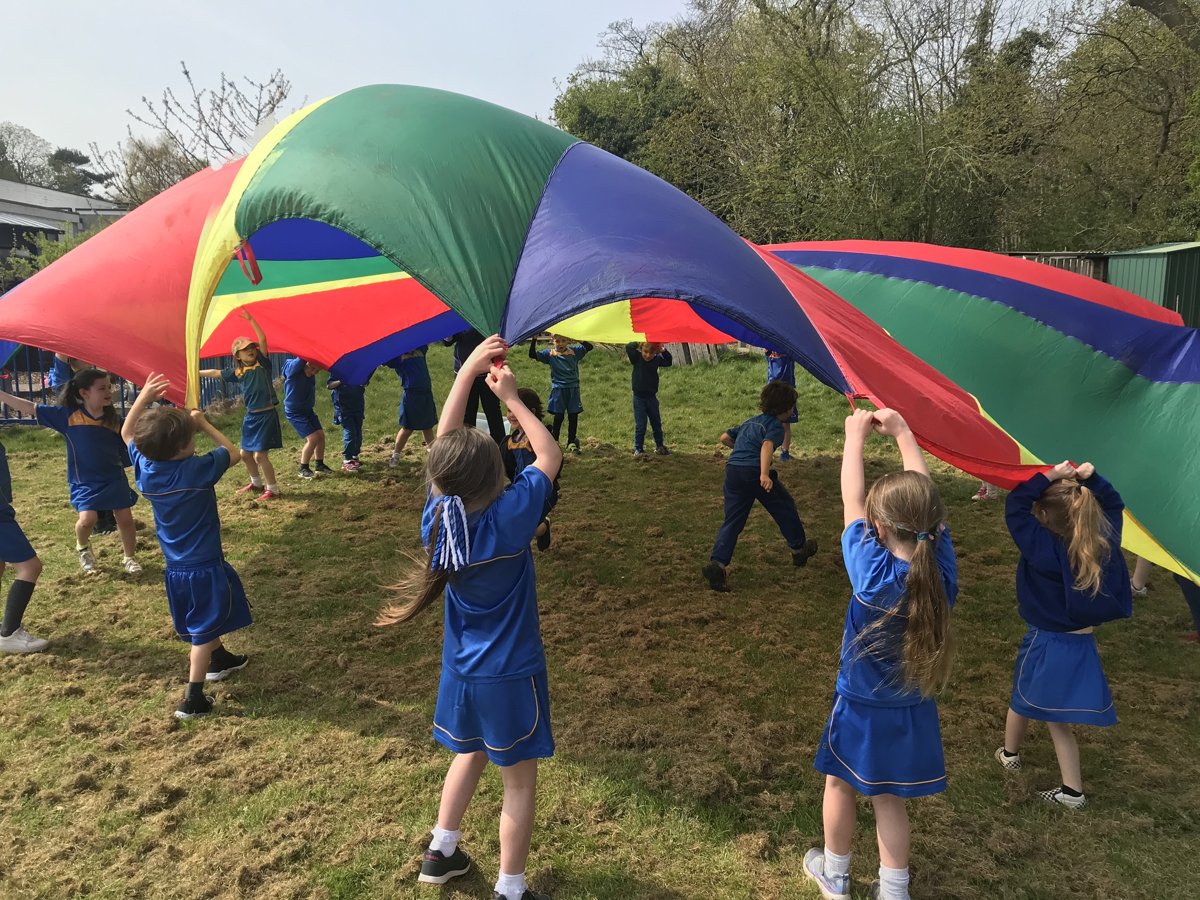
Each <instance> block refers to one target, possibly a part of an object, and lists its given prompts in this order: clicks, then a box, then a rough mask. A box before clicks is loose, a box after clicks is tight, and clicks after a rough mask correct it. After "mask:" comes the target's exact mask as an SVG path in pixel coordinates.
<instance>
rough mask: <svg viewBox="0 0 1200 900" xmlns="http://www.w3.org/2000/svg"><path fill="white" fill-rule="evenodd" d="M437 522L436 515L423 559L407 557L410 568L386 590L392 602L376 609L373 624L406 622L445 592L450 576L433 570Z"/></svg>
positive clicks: (437, 517)
mask: <svg viewBox="0 0 1200 900" xmlns="http://www.w3.org/2000/svg"><path fill="white" fill-rule="evenodd" d="M440 519H441V517H440V516H435V517H434V520H433V524H432V526H431V527H430V530H429V543H428V545H427V548H426V549H427V550H428V556H427V558H426V559H424V560H421V559H420V558H418V557H415V556H410V559H411V560H412V563H413V569H412V571H411V572H410V573H409V574H408V575H406V576H405V577H404V578H401V579H400V580H399V581H397V582H396V583H395V584H393V585H391V587H390V588H389V590H390V591H391V593H392V600H393V602H392V603H391V604H389V605H388V606H385V607H384V608H383V609H382V610H380V612H379V616H378V617H377V618H376V619H375V624H376V625H378V626H380V627H383V626H384V625H396V624H399V623H400V622H407V621H409V620H410V619H413V618H415V617H416V616H417V614H418V613H420V612H421V610H423V609H425V607H427V606H429V604H431V603H432V602H433V601H434V600H436V599H437V598H438V597H440V596H441V595H442V594H443V593H444V592H445V590H446V583H447V582H448V581H449V578H450V573H449V571H447V570H446V569H435V568H434V564H435V556H434V554H435V553H436V552H437V546H438V540H439V538H440V537H441V530H442V523H441V521H440Z"/></svg>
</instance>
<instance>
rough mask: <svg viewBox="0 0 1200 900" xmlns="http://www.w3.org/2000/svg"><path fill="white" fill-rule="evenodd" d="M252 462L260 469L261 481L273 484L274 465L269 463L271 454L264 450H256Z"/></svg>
mask: <svg viewBox="0 0 1200 900" xmlns="http://www.w3.org/2000/svg"><path fill="white" fill-rule="evenodd" d="M254 462H255V463H256V464H257V465H258V467H259V468H260V469H261V470H262V476H263V481H264V482H266V484H267V485H273V484H275V467H274V466H273V465H271V454H270V453H269V452H268V451H266V450H256V451H254Z"/></svg>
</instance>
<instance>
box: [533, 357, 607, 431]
mask: <svg viewBox="0 0 1200 900" xmlns="http://www.w3.org/2000/svg"><path fill="white" fill-rule="evenodd" d="M550 340H551V341H553V342H554V347H553V348H551V349H550V350H538V348H537V338H532V339H531V340H530V341H529V358H530V359H536V360H537V361H538V362H541V363H545V364H546V365H548V366H549V367H550V415H552V416H554V424H553V425H551V426H550V433H551V434H552V435H554V440H556V441H557V440H558V436H559V434H561V433H562V423H563V416H564V415H565V416H566V417H567V449H568V450H570V451H571V452H572V453H578V452H579V414H580V413H581V412H583V401H582V400H581V399H580V396H579V364H580V363H581V362H583V358H584V357H585V356H587V355H588V353H590V352H591V351H592V349H593V348H592V345H591V344H589V343H588V342H587V341H581V342H579V343H578V344H572V343H571V341H570V339H569V338H565V337H563V336H562V335H561V334H552V335H550Z"/></svg>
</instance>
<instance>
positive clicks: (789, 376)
mask: <svg viewBox="0 0 1200 900" xmlns="http://www.w3.org/2000/svg"><path fill="white" fill-rule="evenodd" d="M772 381H782V382H783V383H784V384H787V385H791V386H792V387H795V386H796V361H795V360H794V359H792V358H791V357H790V356H787V355H786V354H783V353H776V352H775V351H774V350H768V351H767V383H768V384H769V383H770V382H772ZM799 420H800V415H799V413H798V412H797V411H796V407H795V406H793V407H792V412H791V415H789V416H788V417H787V418H786V419H784V422H783V443H782V444H780V450H779V461H780V462H788V461H789V460H790V459H791V458H792V423H793V422H798V421H799Z"/></svg>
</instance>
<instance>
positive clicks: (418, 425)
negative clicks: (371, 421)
mask: <svg viewBox="0 0 1200 900" xmlns="http://www.w3.org/2000/svg"><path fill="white" fill-rule="evenodd" d="M428 352H429V346H428V345H425V346H423V347H418V348H417V349H416V350H414V351H412V352H411V353H405V354H404V355H403V356H398V357H396V358H395V359H393V360H392V361H391V362H389V363H388V366H390V367H391V368H393V369H395V370H396V374H397V375H399V376H400V386H401V387H402V388H403V389H404V394H403V395H402V396H401V398H400V411H399V414H398V415H397V422H398V423H399V425H400V427H401V428H408V429H410V430H412V431H425V430H426V429H429V428H434V427H436V426H437V423H438V414H437V404H436V403H435V402H434V400H433V381H432V380H431V379H430V377H429V366H428V365H427V364H426V362H425V354H427V353H428Z"/></svg>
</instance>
